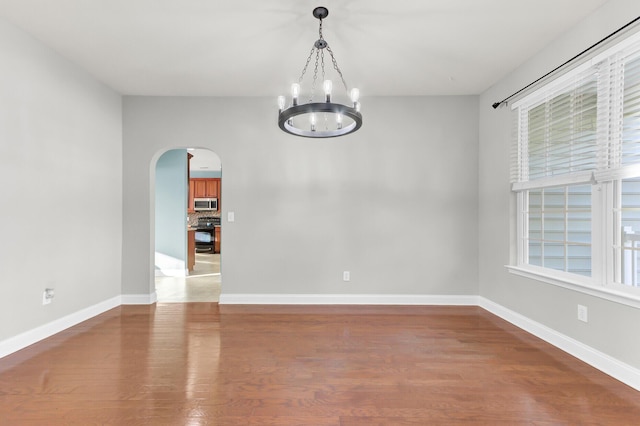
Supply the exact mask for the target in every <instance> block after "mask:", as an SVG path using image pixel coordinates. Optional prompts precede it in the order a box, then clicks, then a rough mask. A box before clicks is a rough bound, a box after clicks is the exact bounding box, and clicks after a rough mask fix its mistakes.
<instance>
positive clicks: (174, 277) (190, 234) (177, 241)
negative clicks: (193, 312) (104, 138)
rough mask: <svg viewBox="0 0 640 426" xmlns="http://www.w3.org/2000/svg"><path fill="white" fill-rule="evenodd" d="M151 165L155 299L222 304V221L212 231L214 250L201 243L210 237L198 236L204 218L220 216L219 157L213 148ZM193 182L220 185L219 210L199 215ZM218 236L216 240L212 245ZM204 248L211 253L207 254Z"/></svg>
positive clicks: (185, 151)
mask: <svg viewBox="0 0 640 426" xmlns="http://www.w3.org/2000/svg"><path fill="white" fill-rule="evenodd" d="M150 166H151V167H150V184H151V188H150V194H151V205H150V209H149V211H150V221H149V223H150V227H151V229H150V236H151V244H150V245H151V250H150V251H151V253H150V256H151V259H150V260H151V263H150V264H151V265H152V269H153V270H152V271H151V279H152V283H150V284H151V285H150V288H151V289H152V290H153V299H154V300H157V301H159V302H217V301H218V299H219V295H220V288H221V284H222V283H221V262H220V257H221V253H220V251H221V250H220V247H221V241H220V240H219V239H220V236H221V229H220V222H221V221H220V220H219V219H218V226H217V227H216V229H215V232H214V228H213V227H212V228H211V232H210V235H211V238H212V240H211V241H210V245H209V244H207V243H204V242H202V241H203V236H205V237H206V236H207V233H203V232H198V228H197V226H198V222H199V219H200V218H203V217H207V218H210V217H217V218H219V217H220V209H219V207H218V206H220V207H221V197H220V195H221V194H220V193H219V192H220V190H221V181H222V163H221V160H220V157H219V156H218V155H217V154H216V153H214V152H213V151H211V150H209V149H202V148H169V149H165V150H162V151H160V152H158V153H156V155H154V156H153V158H152V161H151V165H150ZM194 181H198V183H201V182H202V181H207V183H209V182H208V181H213V183H214V184H215V183H217V186H215V188H217V192H216V193H215V194H212V198H213V197H215V199H216V201H218V200H220V203H215V204H217V206H216V207H217V208H216V209H215V210H201V209H197V210H194V193H193V191H194V185H193V183H194ZM208 187H210V185H207V188H208ZM196 195H197V194H196ZM200 195H201V194H200ZM199 234H200V235H199ZM215 235H217V240H213V238H214V236H215ZM214 243H215V247H216V248H217V250H215V252H214ZM196 245H197V246H198V247H197V248H198V250H196ZM203 247H204V248H208V247H211V248H210V249H209V250H203Z"/></svg>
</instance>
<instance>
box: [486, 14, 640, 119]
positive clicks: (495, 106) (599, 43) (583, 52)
mask: <svg viewBox="0 0 640 426" xmlns="http://www.w3.org/2000/svg"><path fill="white" fill-rule="evenodd" d="M638 20H640V16H638V17H636V18H635V19H634V20H633V21H631V22H629V23H628V24H626V25H624V26H622V27H620V28H618V29H617V30H615V31H614V32H612V33H611V34H609V35H608V36H606V37H605V38H603V39H602V40H600V41H598V42H597V43H594V44H592V45H591V46H589V47H587V48H586V49H584V50H583V51H582V52H580V53H578V54H577V55H576V56H574V57H573V58H571V59H569V60H568V61H566V62H564V63H563V64H561V65H558V66H557V67H555V68H554V69H552V70H551V71H549V72H548V73H546V74H545V75H543V76H542V77H540V78H538V79H537V80H535V81H533V82H531V83H529V84H527V85H526V86H524V87H523V88H522V89H520V90H518V91H517V92H514V93H512V94H511V95H509V96H507V97H506V98H504V99H503V100H501V101H500V102H494V103H493V105H491V106H492V107H493V109H496V108H498V107H499V106H500V105H502V104H503V103H505V102H507V101H508V100H509V99H511V98H513V97H514V96H516V95H517V94H519V93H521V92H522V91H524V90H526V89H528V88H529V87H531V86H533V85H534V84H536V83H537V82H539V81H540V80H542V79H543V78H545V77H547V76H549V75H550V74H553V73H554V72H556V71H558V70H559V69H560V68H562V67H564V66H565V65H567V64H569V63H571V62H573V61H575V60H576V59H578V58H579V57H580V56H582V55H584V54H585V53H587V52H588V51H590V50H592V49H593V48H595V47H597V46H599V45H601V44H602V43H604V42H605V41H607V40H609V39H610V38H611V37H613V36H615V35H616V34H618V33H619V32H620V31H623V30H625V29H626V28H627V27H629V26H630V25H633V24H634V23H635V22H636V21H638Z"/></svg>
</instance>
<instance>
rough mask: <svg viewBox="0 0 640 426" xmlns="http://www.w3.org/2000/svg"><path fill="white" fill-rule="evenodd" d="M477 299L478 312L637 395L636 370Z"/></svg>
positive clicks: (639, 383) (639, 378)
mask: <svg viewBox="0 0 640 426" xmlns="http://www.w3.org/2000/svg"><path fill="white" fill-rule="evenodd" d="M478 299H479V303H478V305H479V306H480V307H481V308H483V309H485V310H487V311H489V312H491V313H492V314H494V315H497V316H499V317H500V318H502V319H504V320H506V321H508V322H510V323H511V324H513V325H515V326H516V327H519V328H521V329H523V330H525V331H527V332H529V333H531V334H533V335H534V336H536V337H539V338H540V339H542V340H544V341H546V342H548V343H550V344H552V345H553V346H555V347H557V348H559V349H562V350H563V351H565V352H567V353H569V354H571V355H573V356H575V357H576V358H578V359H580V360H582V361H584V362H586V363H587V364H589V365H591V366H592V367H594V368H597V369H598V370H600V371H602V372H603V373H605V374H608V375H609V376H611V377H613V378H615V379H617V380H619V381H621V382H622V383H625V384H627V385H629V386H631V387H632V388H634V389H636V390H638V391H640V369H637V368H635V367H632V366H630V365H628V364H625V363H623V362H622V361H620V360H618V359H615V358H613V357H611V356H609V355H607V354H605V353H602V352H600V351H598V350H596V349H594V348H592V347H591V346H587V345H585V344H584V343H581V342H579V341H577V340H575V339H572V338H571V337H569V336H565V335H564V334H562V333H559V332H557V331H555V330H553V329H552V328H549V327H547V326H545V325H542V324H540V323H538V322H536V321H533V320H531V319H530V318H527V317H525V316H523V315H520V314H519V313H517V312H514V311H512V310H510V309H507V308H505V307H504V306H502V305H499V304H497V303H495V302H492V301H491V300H489V299H485V298H484V297H479V298H478Z"/></svg>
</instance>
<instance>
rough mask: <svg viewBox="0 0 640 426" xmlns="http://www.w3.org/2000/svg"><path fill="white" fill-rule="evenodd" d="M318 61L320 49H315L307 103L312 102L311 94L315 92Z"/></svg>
mask: <svg viewBox="0 0 640 426" xmlns="http://www.w3.org/2000/svg"><path fill="white" fill-rule="evenodd" d="M319 59H320V49H316V64H315V65H316V66H315V68H314V69H313V81H312V82H311V93H310V94H309V102H313V94H314V93H315V92H316V80H317V79H318V61H319Z"/></svg>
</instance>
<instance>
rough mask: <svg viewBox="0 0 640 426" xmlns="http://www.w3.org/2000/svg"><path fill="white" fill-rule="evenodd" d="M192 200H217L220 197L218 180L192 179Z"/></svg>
mask: <svg viewBox="0 0 640 426" xmlns="http://www.w3.org/2000/svg"><path fill="white" fill-rule="evenodd" d="M191 181H192V182H193V197H194V198H218V196H219V195H220V178H193V179H191Z"/></svg>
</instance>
